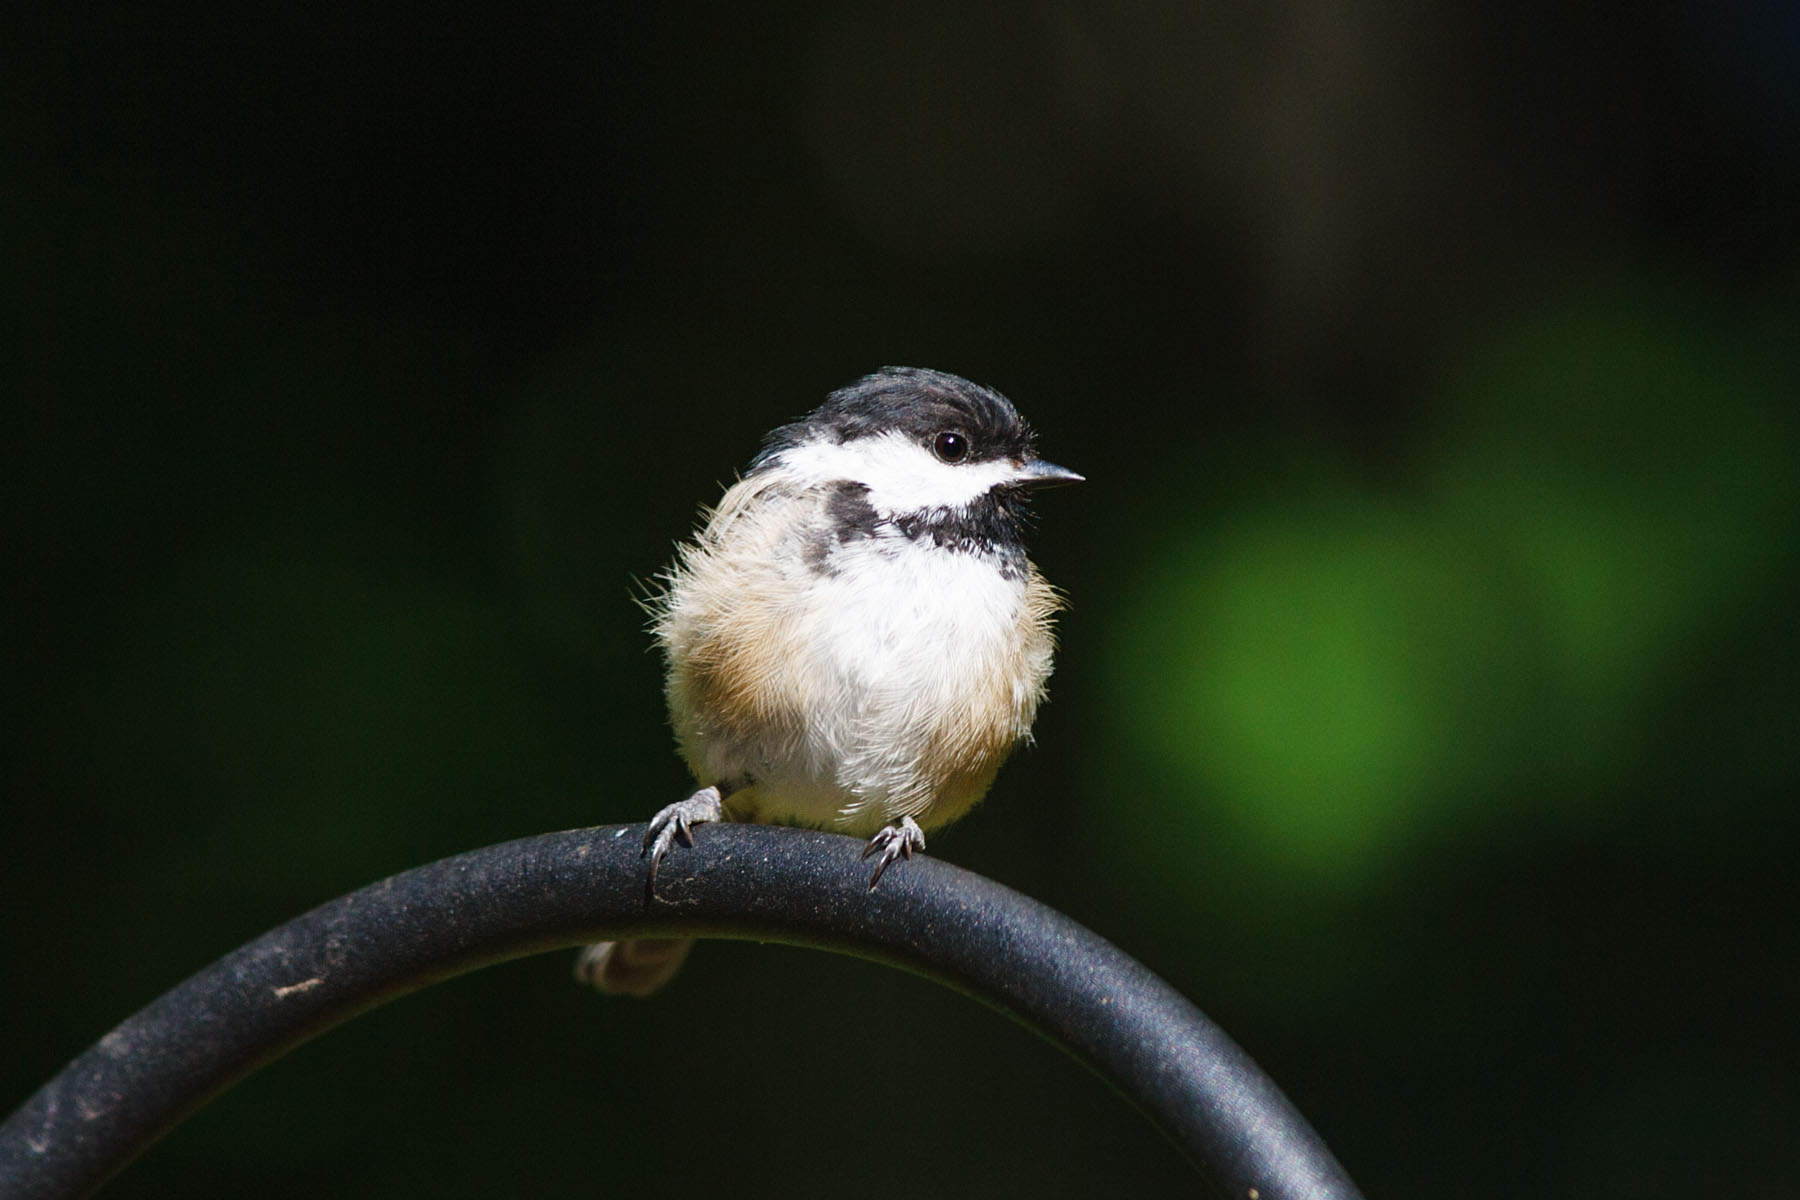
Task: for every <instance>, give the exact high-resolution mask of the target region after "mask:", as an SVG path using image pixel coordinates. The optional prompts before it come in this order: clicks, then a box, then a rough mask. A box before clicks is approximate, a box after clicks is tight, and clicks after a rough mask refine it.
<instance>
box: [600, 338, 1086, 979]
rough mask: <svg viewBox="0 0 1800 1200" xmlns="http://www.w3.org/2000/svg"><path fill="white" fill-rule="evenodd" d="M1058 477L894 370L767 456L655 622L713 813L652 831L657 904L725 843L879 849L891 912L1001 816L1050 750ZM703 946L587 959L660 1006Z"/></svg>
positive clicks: (706, 531) (685, 806)
mask: <svg viewBox="0 0 1800 1200" xmlns="http://www.w3.org/2000/svg"><path fill="white" fill-rule="evenodd" d="M1081 478H1082V477H1081V476H1080V475H1078V474H1076V473H1075V472H1074V471H1071V470H1068V469H1067V468H1064V467H1059V466H1057V465H1056V464H1054V463H1051V462H1047V461H1045V460H1044V459H1041V458H1039V457H1038V456H1037V454H1036V452H1035V449H1034V439H1033V435H1032V431H1031V428H1030V427H1029V426H1028V425H1027V424H1026V423H1025V420H1024V418H1022V417H1021V416H1020V415H1019V413H1018V411H1017V410H1016V409H1015V408H1014V407H1013V406H1012V403H1011V402H1010V401H1008V400H1007V399H1006V397H1004V396H1002V395H1001V394H1000V393H999V392H997V391H994V390H993V389H991V388H986V387H981V386H979V385H977V384H974V383H971V382H969V381H968V380H966V379H962V378H959V377H958V376H955V375H950V374H946V373H944V372H941V371H929V370H921V369H917V368H912V367H886V368H883V369H882V370H880V371H877V372H875V373H874V374H872V375H869V376H867V377H865V378H863V379H861V380H858V381H857V382H855V383H853V384H851V385H849V386H848V387H845V388H842V389H840V390H838V391H836V392H833V393H832V394H831V395H830V396H829V397H828V398H827V399H826V401H825V403H824V404H822V405H821V406H819V408H818V409H816V410H815V411H813V412H812V413H811V414H810V415H809V416H807V417H805V418H803V419H801V420H798V421H795V422H793V423H791V424H787V425H782V426H780V427H779V428H777V429H775V430H774V431H773V432H771V433H770V434H769V435H768V437H767V438H765V439H764V441H763V446H762V450H761V452H760V453H758V454H757V455H756V457H755V458H754V459H753V460H752V461H751V463H750V466H749V469H748V470H746V471H745V472H744V475H743V477H742V478H741V479H740V480H739V481H738V482H737V483H736V484H734V485H733V486H732V487H731V488H730V489H728V490H727V491H726V493H725V496H724V498H723V499H722V500H720V502H719V504H718V507H717V508H715V509H713V510H711V512H710V513H708V514H707V515H706V517H705V521H704V525H703V527H702V528H701V529H700V531H699V532H698V533H696V534H695V535H694V537H693V539H692V540H691V541H689V542H687V543H684V544H683V545H682V546H681V547H680V548H679V551H678V553H677V557H676V560H675V563H674V565H673V566H672V567H671V568H670V569H669V570H668V571H667V572H666V573H665V575H664V576H663V577H662V581H661V583H662V586H661V589H660V591H659V592H658V593H657V594H655V595H654V596H652V597H651V599H650V600H649V602H648V605H649V608H650V611H651V613H652V616H653V618H654V620H653V625H652V628H653V630H654V632H655V636H656V640H657V642H658V643H659V645H660V646H661V648H662V651H663V654H664V656H665V658H666V660H667V666H668V675H667V681H666V689H665V690H666V693H667V699H668V705H669V716H670V720H671V723H672V724H673V725H674V729H675V739H676V742H677V744H678V746H679V748H680V751H681V756H682V758H684V759H685V760H686V762H687V765H688V769H689V770H690V771H692V772H693V776H694V779H695V781H696V783H698V784H699V785H700V786H699V790H698V791H696V792H695V793H694V794H693V795H692V796H689V797H688V798H687V799H685V800H681V801H678V802H677V803H675V804H671V805H669V806H668V807H667V808H664V809H663V810H662V811H660V812H658V813H657V814H656V816H655V817H654V818H652V819H651V821H650V826H649V830H648V832H647V834H646V835H645V839H644V854H645V857H646V858H647V859H648V860H649V864H650V865H649V871H650V880H651V886H652V887H654V884H655V877H656V872H657V870H658V868H659V867H660V866H661V865H662V863H663V860H664V859H665V858H666V857H667V856H668V855H669V854H670V853H671V852H674V851H675V849H676V846H677V845H678V844H680V845H692V844H693V843H692V829H693V827H694V826H695V825H699V824H702V823H704V822H708V821H755V822H764V823H771V824H784V825H805V826H811V827H815V828H820V829H829V830H836V831H839V832H842V833H847V834H852V835H855V836H858V837H867V838H869V843H868V846H867V848H866V849H865V850H864V851H863V857H864V858H865V859H867V858H873V859H874V860H875V865H874V868H873V871H872V873H871V875H870V879H869V887H870V889H871V890H872V889H873V888H874V887H875V885H876V884H878V883H879V882H880V880H881V877H882V875H883V873H884V872H886V871H887V870H888V869H889V868H890V867H891V866H892V865H893V864H894V863H895V862H897V861H899V860H902V859H906V858H910V857H912V855H913V854H915V853H917V852H919V851H921V850H923V849H924V848H925V831H926V830H928V829H934V828H938V827H941V826H943V825H947V824H949V823H950V822H951V821H954V820H956V819H957V818H958V817H960V816H962V815H963V814H964V813H966V812H967V811H968V810H969V809H970V808H971V807H973V806H974V805H975V803H976V802H977V801H979V800H980V799H981V798H982V796H983V795H984V794H986V792H987V790H988V787H989V785H990V784H992V783H993V781H994V775H995V773H996V772H997V771H998V770H999V769H1000V764H1001V763H1002V762H1004V761H1005V759H1006V757H1007V756H1008V754H1010V753H1011V751H1012V750H1013V748H1014V747H1015V746H1017V745H1018V744H1019V743H1020V742H1022V741H1025V740H1026V739H1027V738H1028V737H1029V736H1030V732H1031V725H1032V721H1033V719H1034V718H1035V717H1036V715H1037V709H1038V705H1039V704H1040V703H1041V702H1042V701H1043V699H1044V694H1045V687H1044V685H1045V681H1046V680H1047V679H1048V678H1049V675H1050V667H1051V655H1052V651H1053V649H1054V637H1053V634H1052V628H1051V624H1052V617H1053V615H1054V614H1055V613H1056V612H1057V610H1058V609H1059V608H1060V607H1061V599H1060V596H1059V593H1058V592H1057V591H1056V589H1055V588H1053V587H1051V586H1050V584H1049V583H1047V582H1046V581H1045V579H1044V577H1043V575H1041V574H1040V573H1039V572H1038V569H1037V567H1036V566H1034V565H1033V564H1032V562H1031V560H1030V559H1029V558H1027V557H1026V554H1025V545H1024V540H1023V537H1024V531H1025V522H1026V497H1027V496H1028V495H1029V494H1030V493H1032V492H1034V491H1037V490H1039V489H1042V488H1046V487H1051V486H1054V485H1059V484H1068V483H1076V482H1079V481H1080V480H1081ZM690 946H691V939H670V938H648V939H632V940H626V941H617V942H602V943H600V944H598V945H595V946H590V947H588V948H587V949H586V950H585V951H584V952H583V953H582V956H581V958H580V960H579V962H578V964H577V967H576V974H577V976H578V978H580V979H582V980H584V981H586V982H588V983H590V984H592V985H593V986H595V987H597V988H599V989H600V990H601V991H605V992H620V993H627V994H634V995H647V994H649V993H650V992H653V991H655V990H656V989H657V988H659V987H661V986H662V985H663V984H664V983H665V982H667V980H668V979H669V978H670V976H672V975H673V974H674V973H675V971H676V970H677V969H678V968H679V967H680V965H681V963H682V961H683V960H684V959H685V957H686V955H687V951H688V949H689V948H690Z"/></svg>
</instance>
